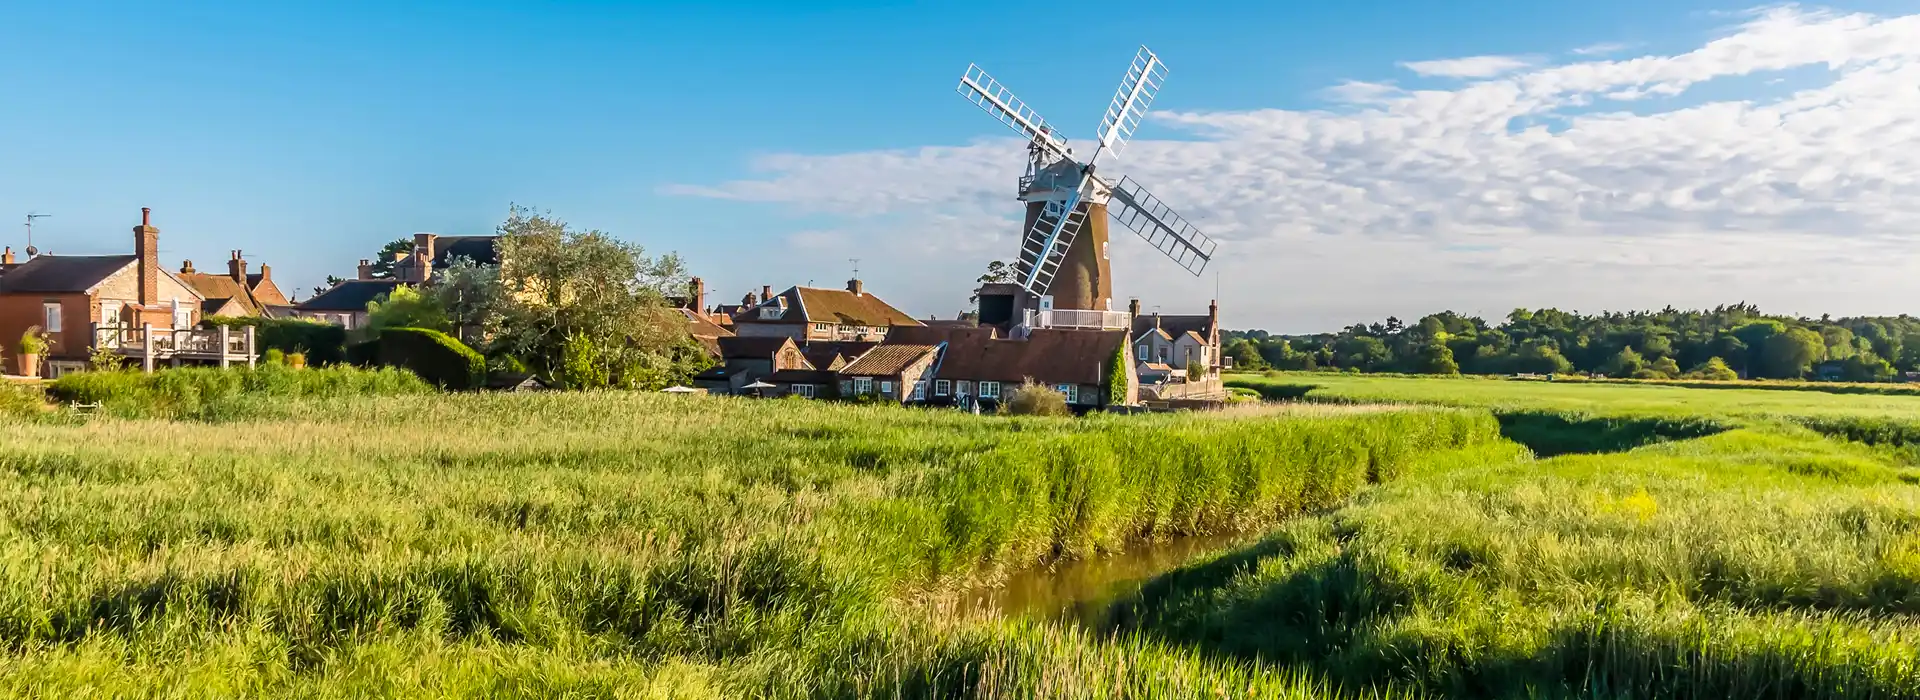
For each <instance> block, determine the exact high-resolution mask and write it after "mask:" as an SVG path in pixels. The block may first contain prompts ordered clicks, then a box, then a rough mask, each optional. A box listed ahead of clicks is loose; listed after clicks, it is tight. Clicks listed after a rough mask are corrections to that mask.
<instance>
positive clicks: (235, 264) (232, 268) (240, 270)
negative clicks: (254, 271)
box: [227, 250, 247, 285]
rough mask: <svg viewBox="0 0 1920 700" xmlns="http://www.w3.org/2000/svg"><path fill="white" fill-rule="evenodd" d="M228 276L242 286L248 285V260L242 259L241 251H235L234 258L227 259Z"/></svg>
mask: <svg viewBox="0 0 1920 700" xmlns="http://www.w3.org/2000/svg"><path fill="white" fill-rule="evenodd" d="M227 274H228V275H230V276H232V277H233V281H235V282H239V283H240V284H242V285H244V284H246V283H247V259H246V258H244V257H241V255H240V251H237V250H236V251H233V257H230V258H228V259H227Z"/></svg>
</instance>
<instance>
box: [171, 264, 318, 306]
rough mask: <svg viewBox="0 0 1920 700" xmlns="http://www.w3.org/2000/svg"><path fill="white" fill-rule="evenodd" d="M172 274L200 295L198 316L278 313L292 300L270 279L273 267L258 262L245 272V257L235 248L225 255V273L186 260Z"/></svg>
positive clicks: (289, 304)
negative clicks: (252, 270) (254, 269)
mask: <svg viewBox="0 0 1920 700" xmlns="http://www.w3.org/2000/svg"><path fill="white" fill-rule="evenodd" d="M174 276H175V277H178V278H180V281H182V282H185V283H187V286H189V287H193V289H194V291H196V292H199V293H200V296H201V297H202V298H204V300H205V301H203V302H202V303H201V305H200V313H201V315H202V316H281V315H287V313H288V312H289V311H291V307H292V304H291V303H290V302H288V301H287V297H286V295H285V294H282V293H281V292H280V287H279V285H276V284H274V283H273V268H272V267H271V266H268V265H261V266H260V271H259V272H255V273H248V272H247V259H246V258H245V257H243V256H242V255H241V254H240V251H238V250H235V251H231V253H230V255H229V257H228V258H227V270H226V272H225V273H217V272H216V273H209V272H200V271H199V270H195V269H193V261H192V260H187V261H183V262H182V263H181V264H180V272H178V273H176V274H175V275H174Z"/></svg>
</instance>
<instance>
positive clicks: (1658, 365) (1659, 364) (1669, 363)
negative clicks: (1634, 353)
mask: <svg viewBox="0 0 1920 700" xmlns="http://www.w3.org/2000/svg"><path fill="white" fill-rule="evenodd" d="M1642 371H1643V372H1646V373H1648V374H1651V375H1653V376H1652V377H1650V378H1651V379H1677V378H1679V377H1680V363H1678V362H1674V361H1673V358H1671V357H1662V358H1659V359H1656V360H1654V361H1653V362H1651V363H1648V364H1647V368H1646V369H1645V370H1642Z"/></svg>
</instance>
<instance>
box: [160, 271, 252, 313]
mask: <svg viewBox="0 0 1920 700" xmlns="http://www.w3.org/2000/svg"><path fill="white" fill-rule="evenodd" d="M174 276H175V277H178V278H180V281H181V282H183V283H186V285H187V286H189V287H192V288H193V291H196V292H199V293H200V296H203V297H206V298H207V305H205V306H203V307H202V308H203V309H206V313H212V312H213V311H216V310H218V309H219V308H220V307H221V306H224V305H225V304H226V301H227V300H228V299H232V300H233V301H234V302H235V303H237V304H239V305H240V308H241V309H242V310H243V311H244V312H245V313H249V314H256V315H257V314H259V313H260V312H261V307H260V303H259V302H258V301H255V300H254V298H253V293H252V292H251V291H249V290H248V289H247V287H246V285H242V284H240V281H239V280H236V279H234V278H233V276H232V275H216V274H212V273H208V272H179V273H175V274H174ZM213 302H220V303H218V304H215V303H213Z"/></svg>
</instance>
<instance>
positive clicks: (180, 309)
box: [173, 299, 193, 330]
mask: <svg viewBox="0 0 1920 700" xmlns="http://www.w3.org/2000/svg"><path fill="white" fill-rule="evenodd" d="M173 327H174V329H175V330H179V329H183V328H192V327H193V308H192V307H187V306H181V305H180V303H179V300H177V299H176V300H174V305H173Z"/></svg>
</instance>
